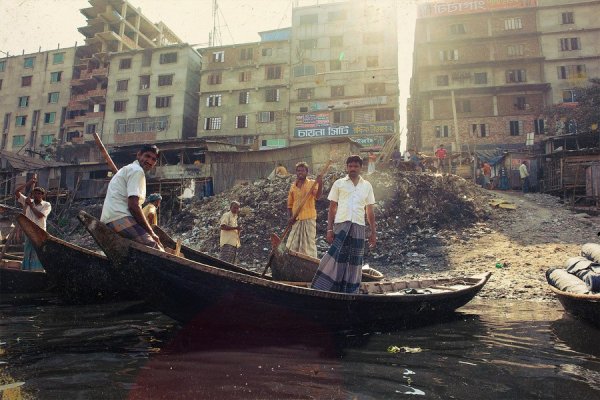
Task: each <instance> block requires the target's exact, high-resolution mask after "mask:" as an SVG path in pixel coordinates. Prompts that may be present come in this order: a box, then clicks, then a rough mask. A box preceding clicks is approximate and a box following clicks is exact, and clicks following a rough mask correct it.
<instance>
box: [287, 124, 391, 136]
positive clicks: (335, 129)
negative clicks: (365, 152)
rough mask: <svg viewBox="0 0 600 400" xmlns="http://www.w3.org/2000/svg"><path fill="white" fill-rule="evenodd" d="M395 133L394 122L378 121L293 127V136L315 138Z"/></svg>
mask: <svg viewBox="0 0 600 400" xmlns="http://www.w3.org/2000/svg"><path fill="white" fill-rule="evenodd" d="M391 133H395V128H394V123H379V124H369V125H359V124H348V125H339V126H332V125H326V126H319V127H315V128H294V138H296V139H315V138H323V137H336V136H352V135H374V134H375V135H376V134H379V135H381V134H391Z"/></svg>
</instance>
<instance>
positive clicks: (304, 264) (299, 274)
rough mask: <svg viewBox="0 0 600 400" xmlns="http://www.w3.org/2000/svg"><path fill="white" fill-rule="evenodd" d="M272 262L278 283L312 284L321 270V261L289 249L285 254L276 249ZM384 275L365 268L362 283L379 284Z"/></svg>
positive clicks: (272, 272) (273, 273) (272, 270)
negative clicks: (318, 270)
mask: <svg viewBox="0 0 600 400" xmlns="http://www.w3.org/2000/svg"><path fill="white" fill-rule="evenodd" d="M274 251H275V254H274V255H273V261H272V262H271V275H272V276H273V279H275V280H278V281H289V282H311V281H312V279H313V277H314V276H315V274H316V272H317V269H318V268H319V262H320V260H319V259H318V258H314V257H311V256H307V255H306V254H301V253H298V252H295V251H292V250H289V249H286V250H285V251H284V252H281V251H279V249H275V250H274ZM382 279H383V274H382V273H381V272H379V271H377V270H376V269H374V268H370V267H367V266H365V267H363V270H362V281H363V282H377V281H380V280H382Z"/></svg>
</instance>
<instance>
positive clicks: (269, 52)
mask: <svg viewBox="0 0 600 400" xmlns="http://www.w3.org/2000/svg"><path fill="white" fill-rule="evenodd" d="M261 54H262V56H263V57H271V56H272V55H273V49H272V48H270V47H267V48H265V49H262V52H261Z"/></svg>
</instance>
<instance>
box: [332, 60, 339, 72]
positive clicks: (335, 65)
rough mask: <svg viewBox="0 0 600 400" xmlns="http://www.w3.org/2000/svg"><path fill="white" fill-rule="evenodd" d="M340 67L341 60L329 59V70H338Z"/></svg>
mask: <svg viewBox="0 0 600 400" xmlns="http://www.w3.org/2000/svg"><path fill="white" fill-rule="evenodd" d="M341 69H342V62H341V61H340V60H331V61H329V70H330V71H339V70H341Z"/></svg>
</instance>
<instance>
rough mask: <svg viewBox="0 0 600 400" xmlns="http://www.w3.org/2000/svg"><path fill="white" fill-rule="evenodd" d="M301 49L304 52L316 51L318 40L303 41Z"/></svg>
mask: <svg viewBox="0 0 600 400" xmlns="http://www.w3.org/2000/svg"><path fill="white" fill-rule="evenodd" d="M300 48H301V49H304V50H310V49H316V48H317V39H303V40H301V41H300Z"/></svg>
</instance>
